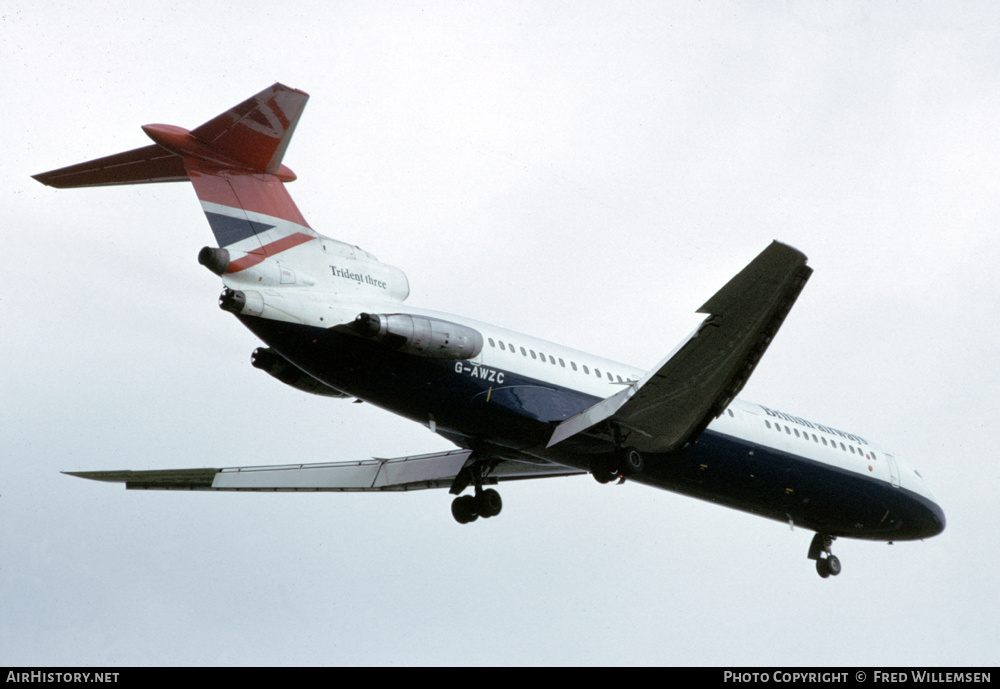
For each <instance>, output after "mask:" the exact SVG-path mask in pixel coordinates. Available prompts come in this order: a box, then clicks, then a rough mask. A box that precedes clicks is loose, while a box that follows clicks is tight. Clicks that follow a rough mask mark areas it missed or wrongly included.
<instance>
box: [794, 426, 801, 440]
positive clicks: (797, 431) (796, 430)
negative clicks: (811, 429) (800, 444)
mask: <svg viewBox="0 0 1000 689" xmlns="http://www.w3.org/2000/svg"><path fill="white" fill-rule="evenodd" d="M795 437H796V438H798V437H801V436H799V429H798V428H796V429H795Z"/></svg>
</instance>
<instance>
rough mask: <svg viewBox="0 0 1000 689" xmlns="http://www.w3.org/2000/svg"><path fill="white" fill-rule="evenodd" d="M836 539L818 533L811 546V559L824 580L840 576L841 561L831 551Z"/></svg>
mask: <svg viewBox="0 0 1000 689" xmlns="http://www.w3.org/2000/svg"><path fill="white" fill-rule="evenodd" d="M836 538H837V537H836V536H827V535H825V534H819V533H818V534H816V535H815V536H813V539H812V543H811V544H810V545H809V559H810V560H815V561H816V572H817V574H819V575H820V576H821V577H823V578H824V579H826V578H827V577H829V576H837V575H838V574H840V560H839V559H838V558H837V556H836V555H834V554H833V552H832V551H831V548H832V546H833V542H834V540H836ZM824 555H825V556H826V557H823V556H824Z"/></svg>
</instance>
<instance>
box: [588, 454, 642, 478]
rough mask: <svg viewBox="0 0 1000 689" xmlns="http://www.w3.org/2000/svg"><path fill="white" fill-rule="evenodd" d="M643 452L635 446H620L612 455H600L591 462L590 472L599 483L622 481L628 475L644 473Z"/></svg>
mask: <svg viewBox="0 0 1000 689" xmlns="http://www.w3.org/2000/svg"><path fill="white" fill-rule="evenodd" d="M645 463H646V462H645V459H644V458H643V456H642V453H641V452H639V451H638V450H637V449H635V448H634V447H619V448H617V449H616V450H615V451H614V454H610V455H598V456H596V457H594V459H593V460H591V462H590V473H591V474H593V475H594V478H595V479H596V480H597V482H598V483H610V482H612V481H614V480H615V479H618V482H619V483H621V482H623V481H624V480H625V478H626V477H628V476H636V475H638V474H641V473H642V470H643V467H644V466H645Z"/></svg>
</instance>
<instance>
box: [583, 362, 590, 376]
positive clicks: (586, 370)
mask: <svg viewBox="0 0 1000 689" xmlns="http://www.w3.org/2000/svg"><path fill="white" fill-rule="evenodd" d="M583 372H584V373H586V374H587V375H588V376H589V375H590V369H589V368H587V364H584V365H583Z"/></svg>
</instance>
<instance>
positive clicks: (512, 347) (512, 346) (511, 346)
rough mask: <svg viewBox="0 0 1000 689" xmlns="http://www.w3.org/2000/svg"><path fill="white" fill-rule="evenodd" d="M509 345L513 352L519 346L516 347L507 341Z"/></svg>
mask: <svg viewBox="0 0 1000 689" xmlns="http://www.w3.org/2000/svg"><path fill="white" fill-rule="evenodd" d="M507 346H508V347H510V351H512V352H516V351H517V347H515V346H514V345H512V344H511V343H510V342H508V343H507Z"/></svg>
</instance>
